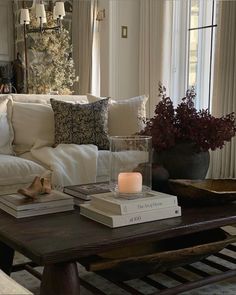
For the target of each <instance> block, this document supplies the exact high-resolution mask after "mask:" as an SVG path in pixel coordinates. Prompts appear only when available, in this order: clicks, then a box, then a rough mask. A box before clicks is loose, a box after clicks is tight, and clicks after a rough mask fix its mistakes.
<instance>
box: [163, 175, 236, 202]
mask: <svg viewBox="0 0 236 295" xmlns="http://www.w3.org/2000/svg"><path fill="white" fill-rule="evenodd" d="M169 187H170V190H171V192H172V193H173V194H175V195H177V197H178V201H179V203H180V205H190V206H191V205H194V206H199V205H200V206H201V205H214V204H215V205H217V204H223V203H227V202H233V201H235V200H236V179H205V180H189V179H169Z"/></svg>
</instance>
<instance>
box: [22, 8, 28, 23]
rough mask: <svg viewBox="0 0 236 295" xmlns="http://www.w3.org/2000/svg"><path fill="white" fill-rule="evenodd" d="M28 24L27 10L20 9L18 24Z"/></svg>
mask: <svg viewBox="0 0 236 295" xmlns="http://www.w3.org/2000/svg"><path fill="white" fill-rule="evenodd" d="M29 23H30V16H29V9H27V8H22V9H21V10H20V24H21V25H24V24H26V25H28V24H29Z"/></svg>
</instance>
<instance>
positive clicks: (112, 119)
mask: <svg viewBox="0 0 236 295" xmlns="http://www.w3.org/2000/svg"><path fill="white" fill-rule="evenodd" d="M87 97H88V101H89V102H94V101H96V100H100V99H104V98H101V97H96V96H94V95H91V94H87ZM147 100H148V97H147V96H146V95H141V96H136V97H132V98H128V99H123V100H110V104H109V107H108V133H109V135H110V136H113V135H117V136H126V135H132V134H134V133H136V132H139V131H141V130H142V129H143V128H144V121H143V120H144V119H145V118H146V102H147Z"/></svg>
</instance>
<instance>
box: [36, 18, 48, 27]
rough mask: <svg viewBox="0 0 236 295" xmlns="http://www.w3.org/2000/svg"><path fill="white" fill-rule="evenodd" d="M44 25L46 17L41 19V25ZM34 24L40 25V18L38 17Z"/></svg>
mask: <svg viewBox="0 0 236 295" xmlns="http://www.w3.org/2000/svg"><path fill="white" fill-rule="evenodd" d="M46 23H47V19H46V17H42V24H46ZM36 24H37V26H39V25H40V18H39V17H38V18H37V21H36Z"/></svg>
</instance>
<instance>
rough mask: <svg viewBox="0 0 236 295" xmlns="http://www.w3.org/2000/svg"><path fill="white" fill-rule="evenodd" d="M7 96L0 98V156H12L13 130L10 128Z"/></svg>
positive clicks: (8, 99) (8, 98)
mask: <svg viewBox="0 0 236 295" xmlns="http://www.w3.org/2000/svg"><path fill="white" fill-rule="evenodd" d="M10 100H11V98H10V97H8V96H1V97H0V154H6V155H12V154H13V149H12V141H13V130H12V127H11V123H10V121H11V112H9V107H8V104H9V101H10Z"/></svg>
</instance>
